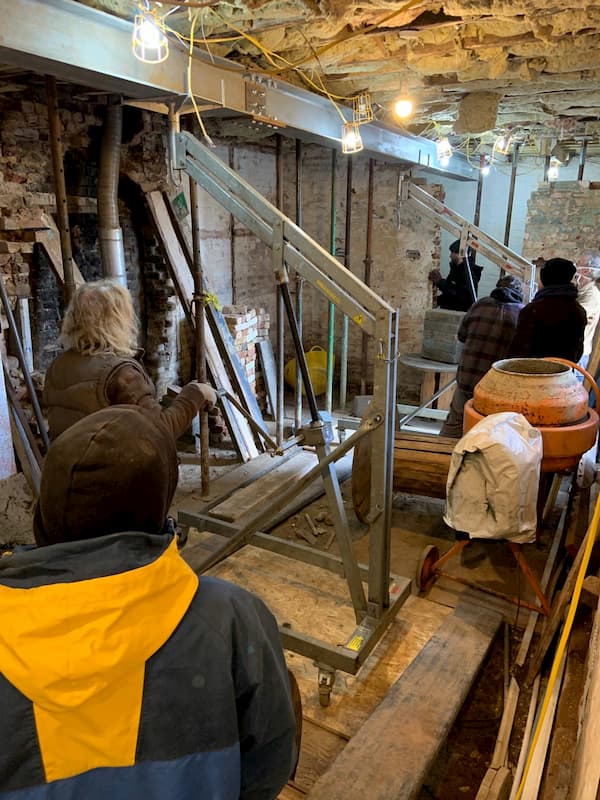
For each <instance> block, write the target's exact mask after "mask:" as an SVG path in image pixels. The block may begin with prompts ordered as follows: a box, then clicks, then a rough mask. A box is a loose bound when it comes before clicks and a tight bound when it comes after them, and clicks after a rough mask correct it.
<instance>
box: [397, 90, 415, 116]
mask: <svg viewBox="0 0 600 800" xmlns="http://www.w3.org/2000/svg"><path fill="white" fill-rule="evenodd" d="M393 110H394V114H395V116H396V117H398V119H406V118H407V117H410V115H411V114H412V113H413V111H414V110H415V106H414V103H413V101H412V99H411V97H410V93H409V91H408V86H407V85H406V83H403V84H402V86H401V88H400V94H399V95H398V97H397V98H396V100H394V105H393Z"/></svg>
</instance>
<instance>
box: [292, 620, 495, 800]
mask: <svg viewBox="0 0 600 800" xmlns="http://www.w3.org/2000/svg"><path fill="white" fill-rule="evenodd" d="M501 619H502V618H501V617H500V615H498V614H493V613H491V612H490V613H486V612H485V611H484V610H482V609H476V610H473V609H471V608H469V607H467V606H464V605H460V606H459V607H457V608H456V609H455V610H454V612H453V613H452V614H450V615H449V616H448V617H447V618H446V620H445V621H444V623H443V624H442V626H441V627H440V628H439V630H438V631H437V633H436V634H435V635H434V636H433V637H432V638H431V639H430V641H429V642H428V643H427V644H426V645H425V647H424V648H423V650H422V651H421V653H420V654H419V655H418V656H417V657H416V658H415V660H414V661H413V662H412V663H411V664H410V665H409V667H408V668H407V669H406V670H405V672H404V673H403V674H402V676H401V677H400V679H399V680H398V681H396V683H395V684H394V686H392V688H391V689H390V691H389V692H388V693H387V695H386V696H385V697H384V699H383V700H382V701H381V703H380V704H379V706H378V707H377V708H376V710H375V711H374V713H373V714H372V716H371V717H370V718H369V719H368V720H367V722H365V724H364V725H363V726H362V727H361V729H360V730H359V731H358V733H356V735H355V736H354V737H353V738H352V739H351V740H350V742H349V743H348V745H347V746H346V747H345V748H344V750H343V752H342V753H341V754H340V755H339V756H338V757H337V759H336V761H335V762H334V763H333V765H332V766H331V767H330V769H329V770H328V771H327V772H326V773H325V774H324V775H323V776H322V777H321V778H320V779H319V780H318V781H317V783H316V784H315V786H314V787H313V789H312V791H310V792H309V794H308V798H310V800H363V798H365V797H368V798H369V800H389V799H390V798H392V797H393V798H394V800H408V798H414V797H416V795H417V793H418V791H419V789H420V787H421V785H422V783H423V780H424V778H425V776H426V774H427V771H428V769H429V766H430V765H431V763H432V762H433V760H434V759H435V757H436V755H437V753H438V750H439V749H440V747H441V746H442V744H443V742H444V740H445V738H446V736H447V734H448V732H449V730H450V728H451V726H452V723H453V722H454V719H455V717H456V715H457V714H458V712H459V710H460V708H461V706H462V705H463V702H464V700H465V698H466V696H467V693H468V691H469V689H470V688H471V685H472V683H473V681H474V679H475V677H476V676H477V673H478V672H479V668H480V666H481V664H482V663H483V660H484V658H485V656H486V655H487V652H488V650H489V648H490V645H491V643H492V641H493V639H494V636H495V635H496V633H497V631H498V628H499V626H500V622H501Z"/></svg>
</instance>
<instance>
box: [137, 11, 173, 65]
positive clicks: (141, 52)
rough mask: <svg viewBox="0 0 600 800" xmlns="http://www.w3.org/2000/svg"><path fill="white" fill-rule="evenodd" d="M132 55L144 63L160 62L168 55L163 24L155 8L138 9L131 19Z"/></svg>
mask: <svg viewBox="0 0 600 800" xmlns="http://www.w3.org/2000/svg"><path fill="white" fill-rule="evenodd" d="M131 47H132V49H133V55H134V56H135V57H136V58H137V59H138V60H139V61H143V62H144V63H145V64H160V63H161V62H162V61H164V60H165V59H166V58H167V57H168V55H169V40H168V39H167V34H166V31H165V24H164V22H163V20H162V19H160V17H159V16H158V14H157V12H156V11H155V10H150V9H140V13H139V14H136V15H135V19H134V21H133V34H132V37H131Z"/></svg>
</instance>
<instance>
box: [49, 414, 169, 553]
mask: <svg viewBox="0 0 600 800" xmlns="http://www.w3.org/2000/svg"><path fill="white" fill-rule="evenodd" d="M177 477H178V472H177V450H176V446H175V440H174V438H173V436H172V435H171V433H170V431H169V430H168V428H166V427H165V426H164V424H163V423H161V420H160V415H159V414H154V413H153V412H152V411H146V410H144V409H141V408H140V407H139V406H111V407H109V408H105V409H102V411H97V412H96V413H95V414H90V415H89V416H88V417H85V418H84V419H82V420H80V421H79V422H77V423H75V424H74V425H72V426H71V427H70V428H68V429H67V430H66V431H65V432H64V433H63V434H62V435H61V436H59V437H58V438H57V439H56V440H55V441H54V442H53V443H52V445H51V447H50V449H49V450H48V453H47V455H46V459H45V461H44V466H43V469H42V480H41V488H40V497H39V501H38V506H37V509H36V515H35V520H34V532H35V538H36V541H37V543H38V544H55V543H57V542H69V541H73V540H76V539H90V538H93V537H96V536H103V535H106V534H110V533H118V532H120V531H143V532H145V533H160V531H161V530H162V528H163V525H164V522H165V519H166V516H167V512H168V510H169V506H170V504H171V500H172V499H173V494H174V493H175V489H176V487H177Z"/></svg>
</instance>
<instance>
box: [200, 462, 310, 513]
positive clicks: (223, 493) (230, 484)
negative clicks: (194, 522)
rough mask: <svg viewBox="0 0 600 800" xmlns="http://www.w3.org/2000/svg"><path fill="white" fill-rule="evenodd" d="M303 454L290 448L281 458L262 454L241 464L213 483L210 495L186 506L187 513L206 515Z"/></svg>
mask: <svg viewBox="0 0 600 800" xmlns="http://www.w3.org/2000/svg"><path fill="white" fill-rule="evenodd" d="M301 452H303V451H302V448H300V447H290V448H289V449H288V450H285V451H284V453H283V454H282V455H280V456H274V455H272V454H271V453H261V454H260V455H258V456H257V457H256V458H253V459H252V461H248V462H246V463H245V464H240V465H239V466H236V467H234V468H233V469H231V470H229V472H227V473H225V475H223V476H222V477H221V478H217V480H216V481H211V483H210V489H209V492H208V494H207V495H206V496H204V497H202V498H201V499H200V500H199V501H198V502H197V503H194V504H193V505H190V506H186V507H185V511H188V512H190V513H198V514H204V513H206V512H207V511H208V510H209V509H210V508H212V507H213V506H214V505H216V504H217V503H220V502H222V501H223V500H225V499H226V498H227V497H230V496H231V495H232V494H233V493H234V492H236V491H238V489H243V488H244V487H245V486H248V484H249V483H252V482H253V481H256V480H258V479H259V478H261V477H262V476H263V475H266V474H267V473H268V472H271V470H273V469H275V468H276V467H278V466H279V465H280V464H284V463H285V462H286V461H289V460H290V459H291V458H294V457H295V456H297V455H298V454H299V453H301Z"/></svg>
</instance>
